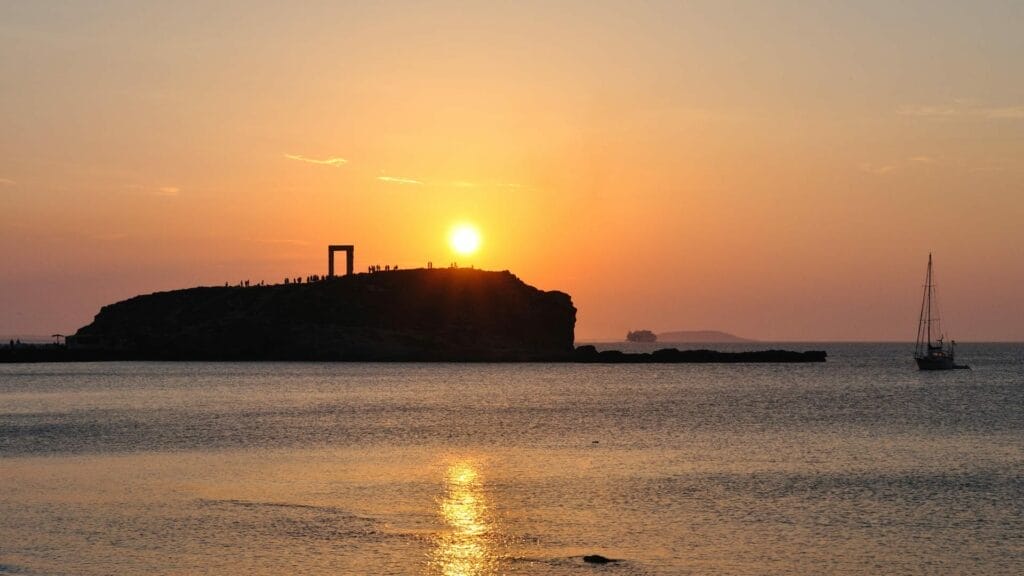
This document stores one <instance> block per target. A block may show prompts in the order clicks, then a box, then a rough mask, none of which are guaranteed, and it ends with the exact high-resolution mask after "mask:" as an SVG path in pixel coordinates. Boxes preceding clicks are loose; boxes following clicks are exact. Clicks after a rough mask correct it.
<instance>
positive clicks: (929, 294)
mask: <svg viewBox="0 0 1024 576" xmlns="http://www.w3.org/2000/svg"><path fill="white" fill-rule="evenodd" d="M924 284H925V293H926V294H927V298H928V315H927V316H926V318H927V320H926V321H925V322H926V324H927V327H926V330H927V331H928V346H931V345H932V253H931V252H929V253H928V275H927V277H926V278H925V282H924Z"/></svg>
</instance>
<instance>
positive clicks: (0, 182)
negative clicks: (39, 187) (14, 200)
mask: <svg viewBox="0 0 1024 576" xmlns="http://www.w3.org/2000/svg"><path fill="white" fill-rule="evenodd" d="M15 184H17V182H15V181H14V180H11V179H10V178H0V186H14V185H15Z"/></svg>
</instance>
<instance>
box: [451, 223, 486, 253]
mask: <svg viewBox="0 0 1024 576" xmlns="http://www.w3.org/2000/svg"><path fill="white" fill-rule="evenodd" d="M448 239H449V242H450V243H451V245H452V250H455V251H456V252H458V253H459V254H472V253H474V252H476V251H477V250H478V249H479V248H480V232H478V231H477V229H476V228H475V227H473V226H471V225H469V224H460V225H458V226H456V227H454V228H452V232H451V235H450V236H449V237H448Z"/></svg>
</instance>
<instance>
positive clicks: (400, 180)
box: [377, 176, 423, 186]
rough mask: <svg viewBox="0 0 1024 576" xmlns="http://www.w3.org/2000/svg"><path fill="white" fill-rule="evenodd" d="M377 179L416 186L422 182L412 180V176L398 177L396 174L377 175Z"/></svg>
mask: <svg viewBox="0 0 1024 576" xmlns="http://www.w3.org/2000/svg"><path fill="white" fill-rule="evenodd" d="M377 180H380V181H381V182H390V183H392V184H415V185H417V186H419V185H422V184H423V182H420V181H419V180H413V179H412V178H399V177H397V176H377Z"/></svg>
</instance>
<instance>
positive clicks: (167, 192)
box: [125, 184, 181, 198]
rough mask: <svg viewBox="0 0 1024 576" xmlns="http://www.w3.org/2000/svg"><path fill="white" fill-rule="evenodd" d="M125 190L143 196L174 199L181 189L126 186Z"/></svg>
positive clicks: (173, 187) (175, 187)
mask: <svg viewBox="0 0 1024 576" xmlns="http://www.w3.org/2000/svg"><path fill="white" fill-rule="evenodd" d="M125 189H127V190H131V191H132V192H134V193H136V194H142V195H145V196H160V197H163V198H175V197H177V196H178V195H179V194H181V188H178V187H177V186H143V185H141V184H128V185H126V186H125Z"/></svg>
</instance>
